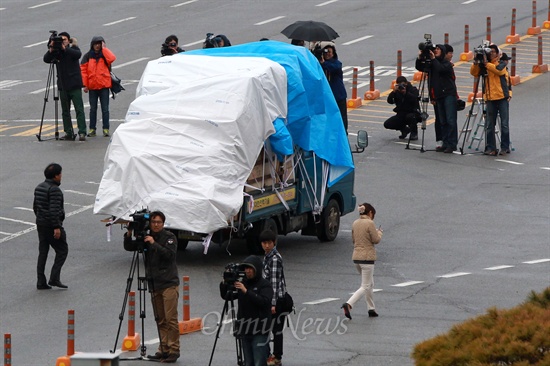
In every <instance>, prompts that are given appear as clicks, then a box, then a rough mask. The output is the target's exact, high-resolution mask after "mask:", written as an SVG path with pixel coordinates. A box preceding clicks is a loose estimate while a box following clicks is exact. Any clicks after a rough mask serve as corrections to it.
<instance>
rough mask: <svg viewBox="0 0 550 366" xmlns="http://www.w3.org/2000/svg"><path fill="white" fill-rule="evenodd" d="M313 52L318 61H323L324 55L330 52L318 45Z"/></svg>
mask: <svg viewBox="0 0 550 366" xmlns="http://www.w3.org/2000/svg"><path fill="white" fill-rule="evenodd" d="M311 52H313V55H314V56H315V58H316V59H317V60H319V61H321V60H322V59H323V56H324V54H325V53H327V52H328V50H327V49H325V48H321V46H320V45H317V46H315V48H314V49H313V51H311Z"/></svg>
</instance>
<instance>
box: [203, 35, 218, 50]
mask: <svg viewBox="0 0 550 366" xmlns="http://www.w3.org/2000/svg"><path fill="white" fill-rule="evenodd" d="M220 41H221V38H220V37H214V33H206V39H205V40H204V43H203V47H202V48H217V47H220Z"/></svg>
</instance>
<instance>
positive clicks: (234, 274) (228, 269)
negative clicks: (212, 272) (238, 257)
mask: <svg viewBox="0 0 550 366" xmlns="http://www.w3.org/2000/svg"><path fill="white" fill-rule="evenodd" d="M244 277H246V273H245V272H244V270H243V267H242V265H241V264H239V263H229V264H228V265H226V266H225V270H224V271H223V282H224V283H226V284H228V285H230V286H233V285H234V284H235V282H237V281H239V282H240V281H242V279H243V278H244Z"/></svg>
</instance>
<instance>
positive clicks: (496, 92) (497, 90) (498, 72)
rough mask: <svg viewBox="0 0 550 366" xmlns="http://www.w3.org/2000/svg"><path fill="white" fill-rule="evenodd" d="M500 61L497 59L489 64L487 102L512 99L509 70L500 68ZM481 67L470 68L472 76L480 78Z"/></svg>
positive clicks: (486, 80)
mask: <svg viewBox="0 0 550 366" xmlns="http://www.w3.org/2000/svg"><path fill="white" fill-rule="evenodd" d="M498 66H499V61H498V59H495V60H494V61H492V62H487V63H486V65H485V67H486V68H487V76H486V77H485V82H486V84H485V94H484V96H483V97H484V99H485V100H501V99H505V98H506V99H507V98H509V97H512V89H511V87H510V86H509V85H508V80H509V75H508V70H507V69H506V68H505V67H504V68H501V67H498ZM480 71H481V70H480V68H479V65H477V64H473V65H472V66H470V74H472V75H473V76H475V77H478V76H479V74H480Z"/></svg>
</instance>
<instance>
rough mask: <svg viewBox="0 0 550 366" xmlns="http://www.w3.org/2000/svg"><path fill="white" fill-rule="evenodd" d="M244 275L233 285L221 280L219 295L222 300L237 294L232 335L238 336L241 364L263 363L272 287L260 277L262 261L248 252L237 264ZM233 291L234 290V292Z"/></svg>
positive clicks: (269, 321) (255, 365) (253, 364)
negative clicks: (242, 260)
mask: <svg viewBox="0 0 550 366" xmlns="http://www.w3.org/2000/svg"><path fill="white" fill-rule="evenodd" d="M241 266H242V268H243V270H244V272H245V273H246V277H245V278H243V279H242V282H241V281H235V282H234V285H232V284H230V283H227V282H226V281H222V282H221V283H220V295H221V297H222V298H223V299H224V300H231V299H233V298H234V296H237V299H238V304H239V309H238V310H237V321H236V323H235V328H236V329H234V332H235V336H236V337H240V338H241V339H242V346H243V355H244V364H245V366H266V365H267V356H268V354H269V332H270V327H271V299H272V298H273V288H271V284H270V283H269V281H267V280H265V279H264V278H263V277H262V267H263V266H262V260H261V259H260V257H258V256H254V255H251V256H249V257H247V258H246V259H245V260H244V262H243V263H242V264H241ZM235 292H236V293H235Z"/></svg>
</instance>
